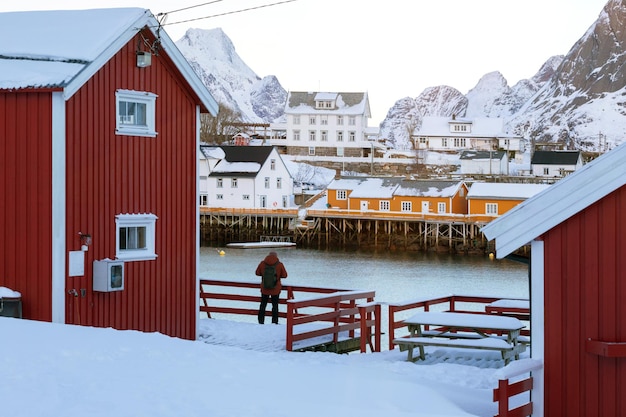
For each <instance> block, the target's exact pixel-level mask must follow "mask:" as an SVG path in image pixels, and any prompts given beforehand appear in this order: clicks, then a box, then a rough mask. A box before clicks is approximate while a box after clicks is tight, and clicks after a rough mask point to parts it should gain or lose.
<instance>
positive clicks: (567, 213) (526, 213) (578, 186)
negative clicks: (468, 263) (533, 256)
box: [482, 143, 626, 258]
mask: <svg viewBox="0 0 626 417" xmlns="http://www.w3.org/2000/svg"><path fill="white" fill-rule="evenodd" d="M624 184H626V143H624V144H622V145H620V146H618V147H617V148H615V149H613V150H612V151H609V152H607V153H606V154H604V155H602V156H601V157H599V158H597V159H596V160H594V161H592V162H590V163H588V164H587V165H585V166H583V167H582V168H581V169H579V170H577V171H576V172H574V173H572V174H571V175H568V176H567V177H565V178H563V179H561V180H559V181H558V182H557V183H555V184H553V185H551V186H550V187H549V188H547V189H545V190H543V191H542V192H540V193H539V194H536V195H535V196H533V197H531V198H529V199H528V200H526V201H524V202H523V203H521V204H519V205H517V206H515V207H514V208H513V209H512V210H510V211H508V212H507V213H505V214H504V215H503V216H501V217H498V218H497V219H495V220H493V221H491V222H490V223H489V224H487V225H486V226H485V227H483V228H482V232H483V233H484V234H485V236H486V237H487V239H489V240H492V239H495V240H496V253H497V256H498V258H502V257H505V256H507V255H508V254H510V253H511V252H513V251H515V250H516V249H518V248H520V247H522V246H524V245H525V244H527V243H528V242H530V241H532V240H533V239H535V238H537V237H539V236H541V235H542V234H543V233H545V232H547V231H548V230H550V229H552V228H553V227H555V226H557V225H559V224H560V223H562V222H563V221H565V220H567V219H568V218H570V217H572V216H574V215H575V214H576V213H578V212H580V211H582V210H584V209H585V208H587V207H589V206H590V205H592V204H593V203H595V202H596V201H598V200H600V199H602V198H603V197H605V196H606V195H608V194H610V193H612V192H613V191H615V190H617V189H618V188H620V187H622V186H624Z"/></svg>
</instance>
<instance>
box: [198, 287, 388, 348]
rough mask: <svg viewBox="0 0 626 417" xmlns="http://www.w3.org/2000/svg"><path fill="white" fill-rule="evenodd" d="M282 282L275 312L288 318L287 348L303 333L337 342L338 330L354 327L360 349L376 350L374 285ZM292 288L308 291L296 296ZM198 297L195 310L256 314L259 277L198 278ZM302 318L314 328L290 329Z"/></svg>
mask: <svg viewBox="0 0 626 417" xmlns="http://www.w3.org/2000/svg"><path fill="white" fill-rule="evenodd" d="M282 288H283V290H284V291H283V292H282V293H281V298H280V299H279V313H278V314H279V317H282V318H287V326H286V328H287V335H286V340H287V342H286V349H287V350H292V349H293V347H294V346H293V344H294V342H299V341H300V342H301V341H304V340H307V339H309V340H312V339H315V338H319V337H328V336H330V337H329V339H330V341H332V342H334V343H336V342H338V341H339V339H340V337H341V335H342V334H346V337H347V338H355V337H356V331H357V330H358V331H359V332H360V333H359V336H360V349H361V352H366V350H367V346H368V345H369V346H370V349H371V350H372V351H375V352H379V351H380V347H381V342H380V340H381V333H382V331H381V319H380V317H381V307H380V304H377V303H375V302H374V296H375V291H351V290H345V289H337V288H323V287H305V286H299V285H289V284H283V286H282ZM297 293H303V294H305V295H310V296H307V297H305V298H302V299H300V300H298V299H296V294H297ZM283 294H286V295H287V296H286V298H283V297H282V295H283ZM300 296H301V295H300ZM200 300H201V302H202V303H201V305H200V311H201V312H204V313H206V314H207V317H209V318H211V317H212V314H215V313H223V314H235V315H250V316H256V315H257V313H258V308H259V302H260V292H259V283H258V281H254V282H242V281H226V280H213V279H201V280H200ZM359 300H361V302H358V301H359ZM250 303H252V304H250ZM283 306H286V308H283ZM268 308H271V305H269V306H268ZM306 323H315V324H316V325H317V328H316V329H314V330H311V327H310V326H311V325H309V327H308V330H306V331H302V332H299V333H295V332H294V328H295V327H296V326H301V328H304V327H307V326H302V325H303V324H306ZM329 324H330V325H329Z"/></svg>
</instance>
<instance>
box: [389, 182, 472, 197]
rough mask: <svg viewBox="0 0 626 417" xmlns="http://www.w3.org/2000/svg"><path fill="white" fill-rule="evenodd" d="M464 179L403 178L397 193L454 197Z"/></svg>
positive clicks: (416, 195)
mask: <svg viewBox="0 0 626 417" xmlns="http://www.w3.org/2000/svg"><path fill="white" fill-rule="evenodd" d="M462 184H463V181H447V180H402V182H401V183H400V186H399V187H398V189H397V190H396V192H395V195H398V196H406V197H443V198H447V197H452V196H454V195H455V194H456V193H457V192H458V190H459V188H460V187H461V185H462Z"/></svg>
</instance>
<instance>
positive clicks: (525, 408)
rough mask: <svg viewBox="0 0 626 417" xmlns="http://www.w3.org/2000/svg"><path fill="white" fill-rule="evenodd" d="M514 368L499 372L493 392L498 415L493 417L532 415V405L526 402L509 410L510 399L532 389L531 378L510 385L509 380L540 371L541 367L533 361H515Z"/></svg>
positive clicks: (523, 416)
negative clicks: (496, 385)
mask: <svg viewBox="0 0 626 417" xmlns="http://www.w3.org/2000/svg"><path fill="white" fill-rule="evenodd" d="M515 362H516V363H515V365H514V366H509V367H505V368H503V369H502V370H500V371H499V373H500V379H499V380H498V387H497V388H495V389H494V390H493V401H494V402H497V403H498V414H496V416H495V417H527V416H530V415H531V414H532V413H533V403H532V401H530V400H528V401H525V402H523V403H521V404H519V405H518V406H517V407H515V408H512V409H511V408H510V406H511V404H510V403H511V398H512V397H515V396H516V395H520V394H523V393H526V392H530V391H531V390H532V389H533V377H532V376H527V377H524V378H523V379H520V380H517V381H516V382H513V383H511V382H510V379H511V378H515V377H518V376H520V375H524V374H528V373H530V372H532V371H538V370H540V369H541V368H542V367H543V365H542V363H541V362H539V361H536V360H533V359H522V360H519V361H515Z"/></svg>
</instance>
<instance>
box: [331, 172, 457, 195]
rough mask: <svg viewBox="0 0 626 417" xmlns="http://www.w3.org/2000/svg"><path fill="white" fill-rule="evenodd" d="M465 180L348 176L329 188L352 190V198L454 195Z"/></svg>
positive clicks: (333, 182)
mask: <svg viewBox="0 0 626 417" xmlns="http://www.w3.org/2000/svg"><path fill="white" fill-rule="evenodd" d="M462 184H463V181H447V180H409V179H405V178H401V177H348V178H338V179H334V180H333V181H331V183H330V184H328V186H327V189H329V190H351V191H352V193H350V198H391V197H393V196H406V197H420V196H421V197H452V196H454V195H455V194H456V193H457V191H458V190H459V187H461V185H462Z"/></svg>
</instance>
